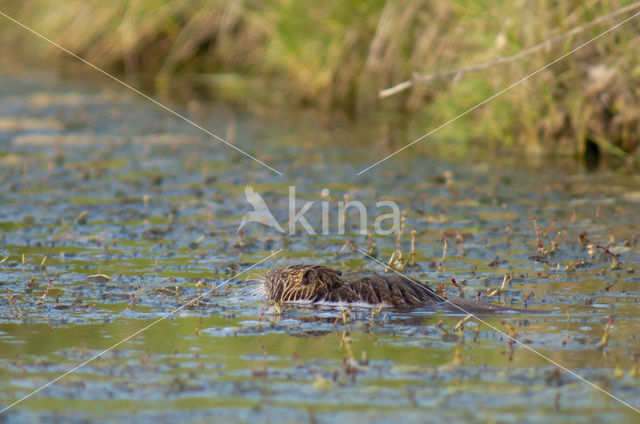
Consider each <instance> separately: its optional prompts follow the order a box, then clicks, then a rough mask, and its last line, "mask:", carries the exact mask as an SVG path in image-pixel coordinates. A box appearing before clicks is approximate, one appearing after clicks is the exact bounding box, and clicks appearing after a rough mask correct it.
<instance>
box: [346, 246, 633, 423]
mask: <svg viewBox="0 0 640 424" xmlns="http://www.w3.org/2000/svg"><path fill="white" fill-rule="evenodd" d="M356 250H357V251H358V252H360V253H362V254H363V255H365V256H366V257H367V258H369V259H371V260H373V261H375V262H377V263H378V264H380V265H382V266H384V267H385V269H386V268H389V269H391V270H392V271H393V272H395V273H396V274H398V275H400V276H402V277H405V278H410V277H407V276H406V275H404V274H402V273H401V272H398V271H396V270H395V269H393V268H391V267H388V266H387V264H385V263H384V262H381V261H379V260H377V259H376V258H374V257H373V256H371V255H369V254H368V253H367V252H364V251H362V250H360V249H357V248H356ZM433 293H434V294H435V295H436V296H438V297H439V298H440V299H441V300H442V301H443V302H444V303H448V304H450V305H451V306H454V307H455V308H457V309H458V310H460V311H461V312H464V313H465V314H467V315H471V316H472V317H473V318H475V319H476V320H478V321H479V322H481V323H482V324H484V325H486V326H487V327H490V328H492V329H493V330H495V331H497V332H498V333H500V334H502V335H503V336H505V337H506V338H508V339H510V340H512V341H513V342H515V343H517V344H518V345H520V346H522V347H523V348H525V349H527V350H529V351H531V352H533V353H535V354H536V355H538V356H539V357H541V358H542V359H544V360H546V361H548V362H550V363H552V364H553V365H555V366H556V367H558V368H560V369H561V370H563V371H565V372H567V373H569V374H571V375H572V376H574V377H575V378H577V379H578V380H580V381H582V382H584V383H587V384H588V385H589V386H591V387H592V388H594V389H596V390H598V391H599V392H602V393H604V394H605V395H607V396H609V397H610V398H612V399H615V400H617V401H618V402H620V403H621V404H623V405H624V406H627V407H629V408H631V409H632V410H634V411H635V412H637V413H638V414H640V409H638V408H636V407H635V406H633V405H630V404H629V403H627V402H625V401H624V400H622V399H620V398H619V397H617V396H615V395H613V394H611V393H609V392H608V391H606V390H604V389H603V388H601V387H599V386H597V385H595V384H594V383H592V382H590V381H589V380H587V379H585V378H584V377H582V376H580V375H579V374H577V373H576V372H575V371H572V370H570V369H569V368H567V367H565V366H563V365H561V364H559V363H557V362H556V361H554V360H553V359H551V358H549V357H548V356H546V355H544V354H542V353H540V352H538V351H537V350H535V349H534V348H532V347H531V346H529V345H527V344H525V343H522V342H521V341H519V340H516V339H514V338H513V337H511V336H510V335H508V334H507V333H505V332H504V331H502V330H500V329H499V328H497V327H495V326H493V325H491V324H489V323H488V322H486V321H485V320H483V319H481V318H478V317H477V316H476V315H474V314H472V313H471V312H467V311H465V310H464V309H463V308H461V307H460V306H458V305H456V304H455V303H452V302H451V301H449V300H447V299H445V298H443V297H441V296H440V295H438V294H437V293H436V292H435V291H434V292H433Z"/></svg>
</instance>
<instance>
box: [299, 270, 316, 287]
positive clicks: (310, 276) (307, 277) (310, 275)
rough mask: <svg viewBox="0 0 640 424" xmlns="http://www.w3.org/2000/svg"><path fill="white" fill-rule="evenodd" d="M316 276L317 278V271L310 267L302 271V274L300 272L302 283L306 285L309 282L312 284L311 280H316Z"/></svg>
mask: <svg viewBox="0 0 640 424" xmlns="http://www.w3.org/2000/svg"><path fill="white" fill-rule="evenodd" d="M316 278H318V271H316V270H315V269H313V268H310V269H308V270H306V271H305V272H304V274H302V281H301V283H302V285H303V286H308V285H310V284H313V282H314V281H315V280H316Z"/></svg>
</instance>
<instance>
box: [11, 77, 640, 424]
mask: <svg viewBox="0 0 640 424" xmlns="http://www.w3.org/2000/svg"><path fill="white" fill-rule="evenodd" d="M104 85H108V86H109V87H111V83H104ZM175 107H176V108H177V109H178V110H179V111H180V112H181V113H184V114H185V115H186V116H188V117H189V118H190V119H192V120H194V121H195V122H198V123H200V124H201V125H203V126H204V127H205V128H207V129H210V130H211V131H212V132H214V133H216V134H219V135H220V136H222V137H225V138H227V139H229V140H230V141H231V142H232V143H234V145H235V146H237V147H238V148H240V149H244V150H246V151H247V152H249V153H250V154H252V155H254V156H256V157H258V158H259V159H260V160H262V161H264V162H265V163H267V164H269V166H272V167H273V168H275V169H277V170H279V171H280V172H282V173H283V175H278V174H276V173H275V172H272V171H270V170H269V169H267V168H265V167H263V166H262V165H260V164H258V163H256V162H254V161H252V160H250V159H248V158H246V157H245V156H243V155H242V154H240V153H238V152H237V151H234V150H232V149H231V148H229V147H228V146H224V145H222V144H221V143H219V142H217V141H216V140H214V139H212V138H211V137H209V136H207V135H205V134H203V133H202V132H200V131H199V130H198V129H196V128H194V127H192V126H190V125H189V124H187V123H185V122H184V121H181V120H179V119H177V118H175V117H173V116H171V115H169V114H168V113H167V112H166V111H163V110H161V109H159V108H157V107H155V106H153V105H152V104H150V103H148V102H146V101H144V100H142V99H140V98H136V97H134V95H132V94H130V93H127V92H124V91H121V90H117V89H110V90H108V91H106V90H101V89H99V88H96V87H95V86H89V87H87V86H84V85H80V84H79V83H71V82H68V81H66V82H65V81H59V80H56V79H54V78H51V77H46V78H45V77H40V76H37V77H30V78H25V77H20V78H18V77H16V76H12V77H6V76H4V77H0V311H1V313H0V364H1V366H0V407H2V408H4V407H6V406H8V405H11V404H12V403H13V402H15V401H17V400H19V399H21V398H22V397H24V396H26V395H29V394H30V393H31V392H33V391H34V390H37V389H39V388H41V387H42V386H43V385H45V384H47V383H48V382H50V381H51V380H53V379H55V378H57V377H59V376H60V375H62V374H64V373H65V372H67V371H69V370H71V369H73V368H74V367H76V366H78V365H80V364H83V363H84V362H86V361H87V360H89V359H91V358H92V357H94V356H96V355H97V354H99V353H100V352H102V351H103V350H105V349H108V348H110V347H112V346H113V345H115V344H116V343H119V342H121V341H122V340H123V339H125V338H127V337H129V336H131V335H133V334H134V333H136V332H138V331H139V330H143V329H144V331H142V332H140V333H139V334H137V335H136V336H135V337H132V338H131V339H129V340H127V341H124V342H123V343H121V344H118V345H117V347H115V348H113V349H111V350H109V351H108V352H106V353H104V354H103V355H101V356H100V357H99V358H98V359H95V360H92V361H89V362H87V363H86V364H84V365H83V366H81V367H80V368H78V369H77V370H75V371H74V372H72V373H70V374H68V375H67V376H65V377H64V378H61V379H59V380H58V381H56V382H55V383H53V384H50V385H48V386H46V387H45V388H43V389H41V390H40V391H38V392H37V393H35V394H33V395H32V396H30V397H28V398H26V399H24V400H23V401H21V402H20V403H18V404H16V405H15V406H12V407H11V408H9V409H8V410H6V411H4V412H3V413H2V414H1V415H0V422H7V423H9V422H83V423H84V422H94V421H100V422H119V423H122V422H135V423H147V422H149V423H161V422H252V423H256V422H266V423H280V422H310V423H333V422H338V421H339V422H389V421H390V420H397V421H398V422H407V423H413V422H415V423H421V422H453V423H455V422H479V423H493V422H517V423H522V422H526V423H550V422H551V423H566V422H580V423H583V422H638V420H639V418H640V416H639V415H638V413H637V412H635V411H634V410H633V409H632V408H630V407H629V406H625V405H624V404H623V403H621V402H620V401H623V402H626V403H628V404H629V405H631V406H633V407H635V408H640V378H639V377H638V369H637V367H638V355H640V340H639V339H638V334H639V329H640V323H639V321H638V310H639V305H638V298H639V295H640V266H639V263H640V247H639V245H638V233H639V232H640V228H639V222H640V221H639V218H638V216H639V214H638V210H639V204H640V174H637V173H633V172H630V171H629V170H628V169H625V170H615V169H613V170H612V169H604V168H603V169H601V170H599V171H595V172H590V173H587V172H586V171H585V170H583V169H582V167H581V166H580V164H577V163H573V162H569V163H566V164H557V163H556V164H545V163H544V161H542V160H536V161H534V162H536V163H532V162H531V161H530V160H529V159H519V158H511V157H505V156H503V157H498V158H496V159H492V160H486V159H483V158H482V157H481V156H479V155H476V154H475V153H473V149H471V150H470V152H471V153H470V154H469V157H468V159H467V160H465V161H457V162H451V161H447V160H445V159H443V158H441V157H436V156H434V155H429V154H424V153H423V154H420V155H418V154H417V153H416V150H414V151H412V150H411V149H408V150H407V151H406V152H404V153H402V154H400V155H397V156H395V157H393V158H392V159H390V160H388V161H387V162H385V163H383V164H381V165H379V166H376V167H374V168H372V169H371V170H369V171H368V172H365V173H363V174H362V175H360V176H356V175H355V174H356V173H357V172H358V171H360V170H362V169H364V168H365V167H367V166H369V165H370V164H372V163H374V162H376V161H377V160H379V159H380V158H382V157H384V156H385V155H386V154H389V153H391V152H392V151H393V146H400V145H402V144H403V143H406V142H407V141H410V140H406V139H403V138H402V137H401V133H400V135H397V134H395V133H394V132H391V133H386V135H376V134H377V131H361V130H360V129H354V128H351V127H350V126H349V125H347V124H345V123H335V122H329V123H328V122H326V121H323V120H322V119H320V118H317V117H314V116H313V115H311V114H304V113H301V114H299V115H295V116H290V115H288V116H287V115H285V114H280V115H279V118H274V115H275V116H278V114H277V113H274V112H273V111H269V112H266V111H258V112H256V111H254V112H247V111H245V112H238V111H235V110H232V109H228V108H223V107H219V106H210V105H203V104H200V103H196V102H191V103H189V104H186V105H175ZM454 125H455V124H454ZM429 129H430V128H426V127H425V129H424V131H425V132H426V131H428V130H429ZM389 134H391V135H389ZM430 142H431V141H429V140H425V141H423V143H430ZM440 147H442V146H440ZM427 150H428V149H427ZM440 150H442V149H440ZM422 151H423V152H424V151H425V149H422ZM245 186H252V187H253V188H254V190H255V191H256V192H258V193H260V194H261V195H262V196H263V198H264V199H265V201H266V202H267V203H268V205H269V207H270V209H271V211H272V212H273V214H274V216H275V218H276V219H277V220H278V221H279V222H280V223H281V225H283V226H286V225H287V220H288V216H289V210H288V196H289V186H295V188H296V199H297V201H298V205H297V210H299V209H300V208H301V207H302V205H303V204H304V202H306V201H314V202H315V203H314V204H313V206H312V207H311V208H310V209H309V212H308V213H307V214H306V218H307V219H308V221H309V222H310V223H311V224H312V225H313V226H314V228H315V230H316V231H317V232H318V234H315V235H313V234H307V233H306V232H304V231H302V229H301V228H300V227H298V230H299V231H297V232H296V234H294V235H288V234H287V235H282V234H281V233H279V232H277V231H275V230H273V229H269V228H267V227H265V226H262V225H260V224H256V223H252V224H248V225H247V226H245V227H244V228H243V231H242V232H241V233H237V229H238V225H239V223H240V221H241V218H242V216H243V215H244V214H245V213H246V212H248V211H250V210H251V207H250V206H249V204H248V203H247V202H246V199H245ZM327 190H328V192H327ZM345 200H359V201H361V202H362V203H363V204H364V205H366V207H367V213H368V218H369V222H368V224H369V225H370V224H371V223H372V222H373V219H374V218H375V217H376V216H379V215H380V214H383V213H388V212H389V210H388V209H381V208H377V207H376V202H378V201H381V200H388V201H394V202H396V204H398V206H399V208H400V210H401V214H402V228H403V230H402V233H401V234H400V235H396V234H390V235H376V234H371V235H367V234H360V233H359V232H358V225H357V224H358V223H359V221H358V220H359V217H358V213H357V211H355V209H351V210H349V212H348V213H347V225H346V230H345V234H340V233H339V231H338V226H337V222H338V218H337V216H338V213H337V210H338V202H340V201H345ZM323 202H324V204H326V205H327V208H328V211H329V218H330V219H329V221H328V222H329V226H328V228H327V230H328V231H326V232H327V233H328V234H322V228H321V225H320V222H321V218H322V214H323V210H322V204H323ZM412 230H415V231H414V233H413V234H414V240H413V243H414V245H415V249H414V255H415V256H414V258H413V260H412V256H411V245H412ZM581 235H582V236H581ZM445 240H446V248H445ZM356 248H357V249H361V250H363V251H366V252H369V253H370V254H372V255H373V256H375V257H376V258H377V259H378V260H380V261H382V262H384V263H388V262H389V260H390V259H391V258H392V257H393V258H394V261H393V262H394V263H393V266H394V267H396V268H397V269H398V270H399V271H401V272H403V273H406V274H408V275H411V276H413V277H415V278H418V279H420V280H421V281H424V282H427V283H429V284H431V285H432V286H434V287H440V285H441V284H445V286H444V287H443V290H445V291H446V293H447V294H448V296H449V297H456V296H458V295H459V292H458V289H456V288H455V287H454V286H453V285H451V284H450V283H449V281H450V280H451V278H455V279H456V280H457V281H458V283H461V290H462V291H463V292H464V293H465V296H466V297H467V298H475V297H480V298H481V299H484V300H487V301H491V302H493V303H496V304H501V305H506V306H512V307H517V308H531V309H536V310H545V311H549V312H550V313H547V314H540V313H536V312H530V313H506V314H501V315H489V316H482V317H481V319H482V321H483V322H480V321H478V320H475V319H471V320H469V321H466V322H465V323H464V325H463V326H462V328H456V325H457V324H458V323H459V322H460V321H461V320H462V319H463V318H464V317H465V315H464V314H457V313H452V312H447V311H445V310H434V309H420V310H414V311H402V312H398V311H393V310H390V309H379V308H367V307H361V306H353V307H347V306H344V307H340V306H336V305H333V306H332V305H321V306H310V305H297V306H281V307H279V308H278V307H273V306H272V305H269V304H267V303H266V302H265V300H264V298H263V297H262V296H261V295H260V290H259V288H260V286H261V281H262V277H263V276H264V274H265V273H266V272H267V271H268V270H270V269H273V268H274V267H276V266H281V265H286V264H295V263H322V264H326V265H329V266H333V267H336V268H340V269H342V270H343V271H344V272H345V273H346V272H365V273H366V272H369V273H373V272H384V267H383V266H381V265H380V264H378V263H376V262H375V261H373V260H371V259H369V258H368V257H366V256H365V255H363V254H362V253H360V252H359V251H358V250H356ZM274 252H278V253H277V254H275V255H274V256H272V257H271V258H269V259H267V260H265V261H263V262H260V263H259V264H258V265H255V264H256V263H257V262H259V261H261V260H263V259H264V258H266V257H268V256H269V255H271V254H272V253H274ZM394 252H395V253H394ZM400 254H401V256H399V255H400ZM614 256H615V257H617V259H616V258H614ZM399 257H400V259H398V258H399ZM412 262H413V263H412ZM249 268H250V269H249ZM247 269H249V270H248V271H246V272H243V271H245V270H247ZM239 273H241V274H240V275H238V274H239ZM505 276H506V281H505ZM503 281H504V282H505V284H504V285H503ZM202 282H204V284H202ZM49 284H50V288H49V289H47V287H48V286H49ZM211 285H218V288H217V289H216V290H214V291H211V290H210V287H211ZM210 291H211V292H210ZM207 292H209V293H207ZM203 293H206V294H207V295H206V296H203V297H202V298H200V299H199V300H196V301H194V299H196V298H197V296H198V295H200V294H203ZM177 308H181V309H180V310H179V311H178V312H176V313H174V314H171V315H170V316H168V317H167V318H166V319H163V320H159V319H160V318H162V317H163V316H165V315H167V314H169V313H171V312H172V311H174V310H176V309H177ZM156 321H158V322H157V323H156ZM151 324H152V325H151ZM147 326H148V328H146V327H147ZM492 327H495V328H496V329H498V330H500V331H502V332H503V333H500V332H498V331H496V329H494V328H492ZM607 327H608V328H607ZM505 333H506V334H509V335H511V336H512V337H515V339H516V340H518V341H519V342H521V343H524V344H526V345H527V346H529V347H530V348H531V349H533V350H535V351H536V352H538V353H539V354H540V355H538V354H536V353H535V352H532V351H530V350H528V349H526V348H524V347H522V346H520V345H518V344H514V343H513V342H512V341H511V340H510V339H509V338H508V337H506V336H505ZM605 333H606V334H607V336H606V340H605V341H604V342H603V336H605ZM545 357H546V358H545ZM550 361H554V362H556V363H557V364H560V365H561V366H562V367H565V368H566V369H569V370H572V371H573V372H575V373H577V374H578V375H579V376H581V377H582V378H584V379H585V380H587V381H588V382H590V383H591V384H593V385H595V386H597V388H600V389H602V390H603V391H606V392H608V393H610V394H611V395H612V396H615V397H617V398H618V399H619V400H620V401H619V400H616V399H614V398H613V397H611V396H608V395H606V394H604V393H603V392H601V391H599V390H598V389H597V388H594V387H593V386H591V385H590V384H589V383H587V382H585V381H582V380H579V379H578V378H577V377H575V376H574V375H572V374H570V373H569V372H567V371H566V370H562V369H559V368H558V367H557V366H555V365H553V364H552V363H551V362H550Z"/></svg>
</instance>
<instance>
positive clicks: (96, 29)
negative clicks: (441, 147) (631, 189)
mask: <svg viewBox="0 0 640 424" xmlns="http://www.w3.org/2000/svg"><path fill="white" fill-rule="evenodd" d="M0 7H1V10H2V11H3V12H5V13H7V14H9V15H10V16H12V17H14V18H15V19H17V20H19V21H20V22H22V23H24V24H25V25H27V26H29V27H31V28H33V29H34V30H36V31H38V32H40V33H42V34H43V35H45V36H47V37H49V38H50V39H52V40H54V41H55V42H57V43H59V44H60V45H62V46H64V47H65V48H67V49H69V50H71V51H73V52H74V53H76V54H78V55H80V56H82V57H83V58H86V59H87V60H88V61H90V62H91V63H93V64H95V65H97V66H99V67H103V68H105V69H106V70H108V71H111V72H115V73H117V74H118V75H121V76H123V77H124V78H126V79H128V80H132V81H133V80H137V79H141V80H145V81H150V83H149V84H148V85H147V86H146V88H147V89H148V90H151V91H153V92H154V93H155V94H156V95H158V96H170V95H172V92H174V91H175V90H174V89H175V87H177V86H185V85H186V86H189V87H192V88H193V90H194V92H196V93H198V94H199V95H201V96H202V97H203V98H208V99H213V100H222V101H226V102H233V103H238V104H243V103H249V102H252V103H257V104H261V105H265V106H268V107H280V108H297V109H300V108H313V109H317V110H323V111H335V110H340V111H344V112H345V113H346V114H348V115H349V116H351V117H353V118H354V119H356V120H358V121H360V122H362V121H365V122H367V121H373V120H375V121H376V122H393V123H395V124H398V123H401V124H402V126H403V127H404V128H406V131H407V133H406V134H405V135H407V136H409V137H411V136H412V135H416V136H419V135H422V134H424V133H426V132H427V131H429V130H431V129H433V128H435V127H437V126H439V125H441V124H442V123H444V122H446V121H448V120H450V119H451V118H453V117H455V116H457V115H458V114H460V113H462V112H464V111H466V110H467V109H468V108H470V107H472V106H474V105H476V104H477V103H479V102H481V101H483V100H485V99H487V98H488V97H490V96H491V95H493V94H494V93H496V92H497V91H500V90H502V89H503V88H505V87H507V86H509V85H510V84H512V83H513V82H515V81H517V80H519V79H521V78H522V77H524V76H526V75H527V74H529V73H531V72H533V71H535V70H537V69H538V68H540V67H542V66H544V65H546V64H547V63H549V62H551V61H553V60H554V59H556V58H558V57H559V56H561V55H563V54H564V53H566V52H568V51H570V50H571V49H573V48H575V47H577V46H578V45H580V44H581V43H583V42H585V41H588V40H589V39H591V38H592V37H594V36H596V35H597V34H599V33H601V32H602V31H604V30H606V29H608V28H610V27H611V26H613V25H615V24H616V23H618V22H620V21H622V20H623V19H626V18H628V17H630V16H632V15H633V14H634V13H637V12H638V11H640V2H637V3H634V2H629V1H618V0H603V1H593V0H591V1H574V0H563V1H557V0H515V1H514V0H491V1H489V0H458V1H436V0H397V1H382V0H372V1H359V0H327V1H316V0H244V1H242V0H231V1H222V0H191V1H182V0H130V1H122V0H113V1H97V0H94V1H91V0H65V1H64V2H60V1H53V0H47V1H45V0H22V1H20V2H16V1H15V0H10V1H7V0H0ZM621 9H622V10H621ZM616 11H620V12H619V13H614V12H616ZM609 14H613V15H612V16H610V17H608V18H606V19H603V20H601V21H598V22H596V23H594V24H589V23H590V22H592V21H594V20H596V19H599V18H601V17H603V16H606V15H609ZM639 19H640V17H639V18H634V19H633V20H631V21H629V22H627V23H625V24H624V25H623V26H621V27H620V28H618V29H616V30H615V31H613V32H611V33H609V34H607V35H605V36H603V37H602V38H600V39H598V40H597V41H595V42H594V43H592V44H590V45H588V46H586V47H585V48H583V49H581V50H580V51H578V52H576V53H575V54H572V55H570V56H569V57H567V58H566V59H563V60H561V61H559V62H558V63H556V64H554V65H552V66H550V67H549V68H547V69H545V70H543V71H541V72H540V73H538V74H536V75H535V76H534V77H532V78H531V79H529V80H527V81H526V82H524V83H523V84H521V85H519V86H517V87H516V88H514V89H512V90H510V91H508V92H506V93H505V94H503V95H501V96H499V97H498V98H496V99H495V100H492V101H491V103H489V104H487V105H485V106H482V107H480V108H478V109H476V110H474V111H473V112H472V113H470V114H469V115H467V116H465V117H464V118H462V119H460V120H458V121H456V122H455V123H454V124H452V125H449V126H446V127H445V128H443V129H442V130H440V131H439V132H438V133H437V135H435V136H437V138H439V139H441V140H450V141H451V140H453V141H462V142H463V143H476V142H478V143H489V144H493V145H499V146H501V147H502V146H509V147H515V148H517V149H518V150H523V151H528V152H538V153H544V152H551V153H559V154H582V153H584V152H585V151H586V150H588V149H589V146H591V148H593V146H595V147H596V148H598V149H600V150H602V151H606V152H609V153H611V154H613V155H616V156H620V157H627V158H629V157H632V156H633V155H634V153H635V152H637V151H638V150H639V147H640V142H639V139H640V134H639V126H638V124H639V120H640V84H639V81H640V40H639V35H638V28H639V27H640V22H639ZM573 28H581V29H580V30H579V31H574V32H572V33H571V34H570V35H569V36H565V37H559V38H557V39H554V37H557V36H558V35H559V34H563V33H566V32H567V31H570V30H572V29H573ZM0 32H1V34H2V35H1V39H2V40H1V42H0V44H1V49H2V50H1V51H2V52H3V55H5V56H6V55H11V57H12V58H16V59H15V60H28V61H35V62H36V63H40V64H41V65H42V66H45V65H46V66H51V64H54V65H55V66H56V67H61V66H65V64H68V63H70V62H73V61H75V59H73V58H72V57H70V56H69V55H67V54H66V53H64V52H62V51H60V50H59V49H56V48H55V47H53V46H52V45H50V44H48V43H46V42H44V41H43V40H42V39H39V38H37V37H35V36H34V35H33V34H31V33H29V32H27V31H25V30H24V29H22V28H20V27H18V26H17V25H15V24H14V23H12V22H10V21H9V20H7V19H5V18H3V17H0ZM550 39H551V40H553V42H550V43H548V44H546V45H545V46H544V48H539V49H534V50H531V51H530V52H528V53H526V54H523V55H522V56H520V57H518V58H517V60H510V61H506V62H504V63H496V64H494V65H492V66H488V67H486V68H485V69H481V70H479V71H476V72H462V73H457V74H456V73H453V75H449V76H445V77H443V78H435V79H433V80H430V81H428V82H424V83H417V84H415V85H413V86H411V87H409V88H408V89H407V90H404V91H401V92H399V93H397V94H395V95H393V96H389V97H385V98H381V97H379V95H378V94H379V92H380V90H381V89H385V88H388V87H391V86H393V85H395V84H398V83H400V82H402V81H405V80H408V79H411V78H413V76H414V75H431V74H437V73H440V72H446V71H450V70H455V69H458V68H464V67H467V66H472V65H475V64H480V63H486V62H491V61H495V60H499V59H500V58H504V57H509V56H511V55H515V54H518V53H520V52H523V51H525V52H526V51H527V49H530V48H532V47H533V46H536V45H537V44H539V43H541V42H544V41H546V40H550ZM408 141H410V139H405V140H401V144H406V143H407V142H408Z"/></svg>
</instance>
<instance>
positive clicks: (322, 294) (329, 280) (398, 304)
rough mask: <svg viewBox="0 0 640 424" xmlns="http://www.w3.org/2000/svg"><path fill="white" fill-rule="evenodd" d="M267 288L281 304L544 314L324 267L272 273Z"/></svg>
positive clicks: (298, 267) (404, 279)
mask: <svg viewBox="0 0 640 424" xmlns="http://www.w3.org/2000/svg"><path fill="white" fill-rule="evenodd" d="M264 288H265V294H266V297H267V300H270V301H273V302H276V303H281V302H291V301H300V300H302V301H304V300H308V301H310V302H313V303H315V302H322V301H325V302H344V303H354V302H363V303H369V304H372V305H375V304H386V305H390V306H393V307H394V308H397V309H406V308H416V307H424V306H428V305H434V306H435V305H442V306H444V307H446V308H447V309H450V310H452V311H455V312H468V313H491V312H498V311H517V312H544V311H533V310H526V309H514V308H505V307H502V306H497V305H492V304H490V303H487V302H481V301H477V300H467V299H453V300H450V301H448V302H445V301H444V299H442V298H441V297H440V296H438V295H437V294H436V293H435V292H434V291H433V289H432V288H431V287H429V286H428V285H426V284H424V283H421V282H419V281H417V280H414V279H412V278H408V277H404V276H401V275H397V274H389V275H377V274H376V275H373V276H368V277H363V278H358V279H354V280H348V279H346V278H344V277H343V276H342V272H341V271H339V270H337V269H332V268H328V267H326V266H322V265H291V266H285V267H280V268H276V269H274V270H272V271H269V272H268V273H267V275H266V277H265V281H264Z"/></svg>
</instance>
